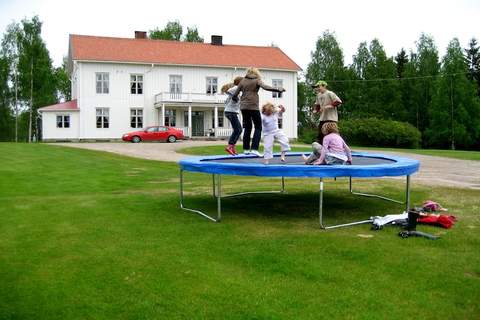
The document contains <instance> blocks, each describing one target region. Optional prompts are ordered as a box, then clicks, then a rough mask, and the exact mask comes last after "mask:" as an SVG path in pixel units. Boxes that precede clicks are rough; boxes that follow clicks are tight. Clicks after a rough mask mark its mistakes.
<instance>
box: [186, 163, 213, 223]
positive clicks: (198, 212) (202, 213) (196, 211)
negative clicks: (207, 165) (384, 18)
mask: <svg viewBox="0 0 480 320" xmlns="http://www.w3.org/2000/svg"><path fill="white" fill-rule="evenodd" d="M213 179H214V183H215V176H214V177H213ZM217 192H218V194H219V195H220V176H219V180H218V190H217ZM180 208H181V209H183V210H187V211H191V212H195V213H197V214H199V215H201V216H202V217H205V218H207V219H208V220H211V221H214V222H220V218H221V199H220V197H218V198H217V219H215V218H213V217H210V216H209V215H208V214H206V213H204V212H202V211H200V210H196V209H191V208H187V207H186V206H185V205H184V203H183V169H180Z"/></svg>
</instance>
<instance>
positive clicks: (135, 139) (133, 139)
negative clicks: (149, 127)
mask: <svg viewBox="0 0 480 320" xmlns="http://www.w3.org/2000/svg"><path fill="white" fill-rule="evenodd" d="M140 141H142V139H140V137H139V136H135V137H133V138H132V142H133V143H138V142H140Z"/></svg>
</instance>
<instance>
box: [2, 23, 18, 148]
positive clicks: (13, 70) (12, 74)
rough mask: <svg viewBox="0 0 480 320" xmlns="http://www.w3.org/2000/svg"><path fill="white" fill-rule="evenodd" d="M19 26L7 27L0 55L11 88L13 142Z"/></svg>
mask: <svg viewBox="0 0 480 320" xmlns="http://www.w3.org/2000/svg"><path fill="white" fill-rule="evenodd" d="M21 32H22V31H21V28H20V25H19V24H18V23H16V22H13V23H11V24H10V25H8V26H7V29H6V32H5V34H4V35H3V39H2V50H1V51H2V55H3V56H4V58H5V59H6V63H7V64H8V79H7V85H8V81H10V82H11V83H12V86H13V88H12V89H11V91H13V93H12V99H11V103H13V110H14V114H15V142H17V141H18V118H19V111H20V107H19V101H18V60H19V51H20V49H19V46H20V43H19V41H20V34H21Z"/></svg>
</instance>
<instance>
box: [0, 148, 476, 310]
mask: <svg viewBox="0 0 480 320" xmlns="http://www.w3.org/2000/svg"><path fill="white" fill-rule="evenodd" d="M0 159H1V161H2V164H3V165H2V166H1V167H0V203H1V205H0V318H1V319H407V318H416V319H478V318H479V317H480V307H479V305H478V301H480V255H479V248H480V234H479V232H478V231H479V230H480V229H479V228H480V218H479V211H480V203H479V192H478V191H475V190H462V189H447V188H425V187H419V186H416V185H415V183H414V179H413V189H412V201H413V202H414V203H417V204H418V203H420V202H421V201H422V200H424V199H427V198H428V199H435V200H437V201H439V202H441V203H442V204H443V205H444V206H445V207H448V208H449V209H450V212H451V213H452V214H454V215H456V216H457V217H458V219H459V222H458V223H457V224H456V225H455V227H454V228H453V229H451V230H443V229H438V228H435V227H427V226H420V227H419V230H422V231H426V232H430V233H434V234H438V235H441V237H442V239H440V240H438V241H431V240H426V239H422V238H411V239H401V238H400V237H398V235H397V233H398V229H396V228H395V227H390V228H385V229H384V230H381V231H371V230H370V229H369V226H368V225H359V226H355V227H351V228H344V229H336V230H331V231H323V230H320V229H319V226H318V216H317V210H318V208H317V204H318V193H317V192H318V191H317V190H318V181H315V180H313V179H287V180H286V188H287V191H288V193H287V194H286V195H281V196H280V195H263V196H261V195H256V196H248V197H243V198H232V199H225V200H224V201H223V202H222V204H223V210H224V214H223V218H224V220H223V222H222V223H213V222H209V221H207V220H206V219H203V218H201V217H200V216H198V215H195V214H193V213H189V212H186V211H183V210H180V209H179V198H178V167H177V165H176V164H174V163H162V162H155V161H147V160H139V159H133V158H127V157H121V156H118V155H114V154H109V153H103V152H94V151H87V150H78V149H73V148H72V149H70V148H63V147H57V146H51V145H42V144H31V145H27V144H0ZM185 178H186V181H185V183H186V184H185V192H186V194H187V198H186V201H187V204H188V205H189V206H191V207H196V208H200V209H202V210H205V211H208V212H210V213H212V214H214V212H215V209H216V202H215V200H214V198H213V197H212V195H211V176H209V175H203V174H193V173H186V176H185ZM355 182H356V184H355V187H356V188H357V189H358V190H362V191H367V192H376V193H381V194H385V195H387V196H390V197H395V198H401V197H402V196H403V192H404V186H403V183H402V182H403V180H396V179H376V180H359V181H355ZM222 184H223V186H224V191H225V192H237V191H246V190H252V189H255V190H271V189H272V188H277V187H279V179H263V178H252V177H227V176H225V177H224V178H223V179H222ZM325 187H326V191H325V198H324V200H325V202H324V203H325V214H326V222H327V223H329V224H332V223H336V222H348V221H350V220H355V219H364V218H368V217H369V216H371V215H384V214H392V213H400V212H401V210H402V207H401V206H399V205H395V204H391V203H387V202H383V201H379V200H374V199H369V198H360V197H355V196H351V195H349V193H348V190H347V189H348V186H347V182H346V181H345V180H338V181H336V182H335V181H333V180H331V179H328V180H327V182H326V185H325Z"/></svg>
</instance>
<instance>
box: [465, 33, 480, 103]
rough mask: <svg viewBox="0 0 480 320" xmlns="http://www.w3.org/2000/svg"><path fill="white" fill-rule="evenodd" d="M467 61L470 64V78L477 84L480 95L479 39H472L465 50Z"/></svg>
mask: <svg viewBox="0 0 480 320" xmlns="http://www.w3.org/2000/svg"><path fill="white" fill-rule="evenodd" d="M465 53H466V56H467V57H466V59H467V63H468V71H469V77H470V79H471V80H475V82H476V83H477V92H478V94H479V95H480V50H479V47H478V44H477V39H475V38H472V40H470V43H469V44H468V48H467V49H465Z"/></svg>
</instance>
